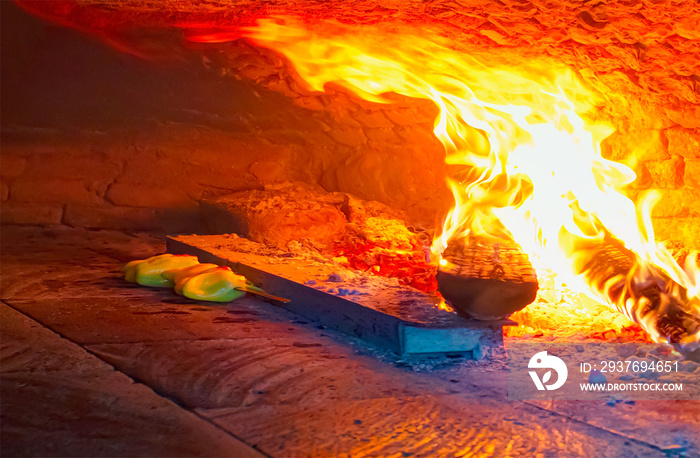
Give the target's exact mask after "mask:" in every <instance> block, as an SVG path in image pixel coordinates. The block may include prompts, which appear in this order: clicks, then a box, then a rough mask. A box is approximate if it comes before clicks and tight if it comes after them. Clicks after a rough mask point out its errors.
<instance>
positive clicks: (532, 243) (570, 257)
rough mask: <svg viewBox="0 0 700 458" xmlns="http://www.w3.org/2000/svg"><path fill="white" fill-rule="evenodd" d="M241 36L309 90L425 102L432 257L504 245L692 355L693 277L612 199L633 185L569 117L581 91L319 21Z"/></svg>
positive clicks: (388, 34)
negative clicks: (444, 166)
mask: <svg viewBox="0 0 700 458" xmlns="http://www.w3.org/2000/svg"><path fill="white" fill-rule="evenodd" d="M243 32H244V34H245V35H246V36H247V37H248V38H249V39H250V40H251V41H253V42H254V43H256V44H257V45H260V46H266V47H270V48H273V49H275V50H277V51H279V52H281V53H282V54H284V55H285V56H286V57H287V58H289V60H290V61H291V62H292V63H293V64H294V67H295V69H296V71H297V72H298V74H299V75H300V76H301V78H302V80H303V81H304V82H306V83H307V84H308V85H309V86H310V88H311V89H313V90H319V91H322V90H323V89H324V86H325V85H326V84H328V83H335V84H338V85H342V86H345V87H347V88H349V89H351V90H352V91H354V92H356V93H357V94H358V95H359V96H361V97H363V98H365V99H367V100H370V101H375V102H380V103H387V102H390V100H391V96H390V93H392V92H393V93H398V94H401V95H404V96H409V97H417V98H427V99H431V100H432V101H434V102H435V103H436V104H437V105H438V107H439V108H440V115H439V117H438V119H437V120H436V123H435V129H434V132H435V135H436V136H437V137H438V138H439V139H440V140H441V141H442V143H443V145H444V146H445V149H446V152H447V156H446V161H447V163H448V164H450V165H452V166H454V170H455V172H454V173H453V175H452V177H450V179H449V184H450V187H451V189H452V191H453V196H454V199H455V207H454V210H453V211H452V213H451V214H450V215H449V216H448V218H447V219H446V221H445V224H444V227H443V230H442V233H441V235H440V236H439V237H437V238H436V240H435V242H434V244H433V253H434V254H435V255H436V259H438V260H439V255H440V254H441V253H442V251H443V250H444V249H445V248H446V247H447V244H448V242H449V241H450V240H451V239H453V238H455V237H465V236H468V235H469V234H477V235H479V236H480V237H487V238H491V239H492V240H503V239H510V238H512V239H514V240H515V241H516V242H518V243H519V244H520V246H521V247H522V248H523V250H524V251H525V252H526V253H527V254H528V255H529V256H530V259H531V261H532V262H533V265H535V267H537V268H538V269H540V270H541V271H542V270H543V269H548V270H551V271H552V272H554V273H555V274H556V276H557V279H558V281H560V282H562V283H566V285H567V287H568V288H569V289H570V290H572V291H574V292H575V293H582V294H586V295H587V296H590V297H593V298H597V299H598V300H599V301H602V302H603V303H606V304H608V305H609V306H612V307H614V308H616V309H617V310H619V311H620V312H622V313H624V314H625V315H626V316H628V317H629V318H630V319H632V320H634V321H635V322H637V323H639V324H641V325H642V326H643V327H644V328H645V329H646V331H647V332H648V333H649V334H650V335H651V337H652V338H653V339H654V340H657V341H673V342H678V343H681V344H683V345H685V346H687V347H688V348H695V347H697V345H698V340H699V339H700V307H699V305H698V304H699V302H700V300H699V299H698V291H699V287H700V269H698V266H697V264H696V262H695V261H694V258H693V257H689V259H690V261H689V262H687V263H686V265H685V266H684V267H681V266H680V265H679V264H678V263H676V261H675V260H674V259H673V258H672V256H671V255H670V254H669V252H668V251H666V250H665V249H664V248H662V247H659V246H657V245H656V244H655V242H654V237H653V231H652V228H651V221H650V217H649V215H650V210H651V206H652V202H651V200H652V199H653V196H651V197H650V198H648V199H646V200H644V204H643V205H642V206H641V210H642V211H640V212H637V211H636V209H635V206H634V204H633V202H632V201H631V200H629V199H628V198H627V197H625V196H624V195H623V194H622V193H621V192H620V191H619V190H620V188H621V187H623V186H624V185H626V184H628V183H630V182H632V181H633V180H634V178H635V175H634V173H633V172H632V170H631V169H629V168H628V167H626V166H624V165H621V164H617V163H615V162H612V161H609V160H606V159H604V158H602V156H601V154H600V148H599V145H600V141H601V140H602V139H603V138H604V137H605V136H607V135H608V134H609V133H610V132H611V129H610V128H609V127H607V126H603V125H591V124H586V123H585V122H584V120H583V119H582V118H581V117H580V116H579V115H578V114H577V111H578V112H582V111H585V110H586V109H587V108H589V107H588V106H587V105H586V103H584V101H585V100H587V99H589V98H590V97H591V95H590V94H588V92H587V91H586V89H585V88H584V87H583V86H582V85H581V84H580V83H579V82H578V81H577V80H576V78H575V77H574V75H573V74H572V73H571V72H570V71H568V70H566V69H564V68H549V67H548V68H545V67H544V66H540V67H538V66H535V65H531V66H530V67H529V68H521V69H514V68H508V66H507V65H503V64H499V65H497V66H493V65H490V66H486V65H484V64H483V63H482V62H480V61H479V60H477V59H475V58H474V57H470V56H465V55H463V54H460V53H458V52H456V51H454V50H452V49H451V48H450V47H449V46H448V45H447V44H446V42H445V41H444V40H443V39H442V38H440V37H439V36H437V35H433V34H430V33H421V32H420V31H415V30H414V31H411V30H401V31H400V33H396V32H394V31H387V30H381V28H380V27H379V26H376V27H375V26H372V27H361V28H358V27H356V28H350V27H348V26H342V25H339V24H331V23H328V24H326V25H324V26H320V27H318V28H317V31H316V32H311V31H309V30H307V29H306V28H305V27H303V26H302V25H300V24H298V23H295V22H294V21H293V20H290V19H277V20H270V19H268V20H261V21H260V22H259V23H258V26H256V27H251V28H247V29H245V30H244V31H243ZM572 99H573V100H572ZM663 316H665V317H670V318H668V319H662V318H661V317H663Z"/></svg>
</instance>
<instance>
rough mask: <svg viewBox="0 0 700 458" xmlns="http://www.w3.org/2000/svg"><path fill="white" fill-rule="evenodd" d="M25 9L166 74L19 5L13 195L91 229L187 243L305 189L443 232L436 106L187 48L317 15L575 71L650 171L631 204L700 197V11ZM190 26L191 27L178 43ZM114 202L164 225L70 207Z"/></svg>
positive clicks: (412, 6) (252, 59) (624, 144)
mask: <svg viewBox="0 0 700 458" xmlns="http://www.w3.org/2000/svg"><path fill="white" fill-rule="evenodd" d="M20 3H21V4H22V5H23V6H24V7H25V8H27V9H34V11H37V10H43V11H44V12H46V13H47V14H48V15H55V16H60V17H62V18H63V19H65V20H66V21H67V23H69V24H70V23H72V24H73V25H80V26H81V27H82V28H83V30H90V29H91V28H92V29H93V30H92V31H93V32H94V33H96V34H98V35H101V36H102V37H103V38H106V39H107V40H108V42H109V43H111V44H117V43H118V47H119V49H121V50H122V51H126V54H132V55H136V56H141V57H148V58H149V59H151V60H153V59H156V60H159V59H162V61H161V62H165V63H164V64H163V65H154V64H153V63H152V62H147V61H137V60H128V59H129V58H128V57H125V56H126V54H123V53H120V52H117V51H111V50H109V49H107V48H106V47H102V46H100V45H97V44H96V43H95V42H94V41H93V40H92V39H90V38H87V37H83V36H81V35H77V34H75V33H73V32H71V31H69V30H67V29H60V30H52V32H51V35H47V34H46V31H45V30H44V29H43V28H42V25H41V23H39V22H38V21H35V20H33V19H32V18H30V17H29V16H28V15H26V14H23V13H22V12H20V11H19V10H18V8H17V7H16V6H15V5H14V4H11V3H10V2H4V3H3V12H4V14H3V15H2V17H3V18H5V19H4V22H3V24H4V25H5V27H3V29H4V30H5V33H6V34H7V36H8V37H10V39H6V40H3V43H4V44H3V56H4V58H3V78H2V80H3V94H5V95H6V97H5V102H4V104H5V105H6V106H7V107H11V108H12V109H11V110H10V109H8V110H3V147H2V163H3V166H2V177H3V183H4V184H6V185H7V186H8V190H7V191H5V190H4V189H5V188H3V193H4V194H3V195H4V197H5V198H8V199H9V201H8V202H10V203H12V204H13V205H15V204H16V203H19V202H20V200H22V201H27V207H31V205H36V204H37V203H38V202H41V201H52V202H56V203H57V204H59V205H64V204H68V205H69V213H70V215H69V217H70V220H71V221H72V223H71V224H76V225H81V226H85V227H109V228H131V229H133V228H137V229H138V228H146V227H149V228H165V229H169V230H180V229H182V228H183V225H182V221H179V220H178V218H177V214H180V215H182V214H183V211H181V209H182V208H183V207H189V206H193V205H195V203H196V202H197V201H198V200H199V199H200V198H201V197H203V196H205V197H206V196H209V195H219V194H224V193H228V192H232V191H240V190H250V189H256V188H260V187H261V186H264V185H266V184H270V183H280V182H284V181H303V182H306V183H310V184H320V185H322V186H323V187H324V188H326V190H328V191H343V192H349V193H352V194H355V195H357V196H358V197H360V198H363V199H366V200H378V201H381V202H383V203H385V204H388V205H390V206H392V207H395V208H398V209H401V210H403V211H405V212H406V213H407V214H408V216H409V217H410V218H411V220H412V221H413V222H416V223H420V224H422V225H425V226H430V227H434V226H435V224H436V220H438V219H440V218H439V216H440V215H442V214H443V213H444V211H445V210H446V209H447V208H449V207H450V206H451V203H452V199H451V197H450V195H449V192H448V191H447V190H446V187H445V184H444V178H445V176H446V170H447V169H446V167H445V165H444V163H443V162H444V151H443V148H442V146H441V145H440V143H439V142H438V141H437V140H436V139H435V137H434V135H433V134H432V132H431V131H432V128H433V123H434V119H435V116H436V114H437V110H436V107H435V106H433V104H432V103H431V102H429V101H426V100H409V99H406V98H405V97H400V96H396V100H395V103H391V104H375V103H371V102H367V101H364V100H360V99H359V98H357V97H356V96H353V95H351V94H349V93H348V91H347V90H346V89H343V88H341V87H337V86H333V85H328V87H326V88H325V89H326V92H325V93H322V94H319V93H317V92H312V91H310V90H309V89H308V87H306V86H305V84H304V83H302V82H300V81H299V80H298V79H297V78H296V77H295V72H294V71H293V70H291V69H290V68H289V65H288V63H287V62H285V59H283V58H282V57H281V56H280V55H279V54H277V53H275V52H274V51H271V50H267V49H259V48H255V47H254V46H252V45H251V44H250V43H248V42H246V41H244V40H237V41H233V42H229V43H219V44H211V43H209V44H195V43H189V44H188V46H185V47H183V41H182V38H183V37H182V34H183V33H184V34H185V35H186V36H187V37H189V36H191V35H192V34H195V33H196V32H194V31H192V30H191V29H190V28H187V27H186V26H187V24H196V25H197V28H199V27H200V26H201V24H209V25H210V26H211V28H212V29H213V30H214V31H217V30H218V28H220V27H225V28H226V29H225V30H230V29H229V28H230V27H231V26H235V25H240V24H248V23H250V22H251V21H252V20H253V19H255V18H257V17H259V16H260V15H269V14H273V13H274V14H299V13H303V15H304V16H305V17H307V18H308V23H309V26H310V27H315V26H317V25H318V24H319V23H320V19H323V18H328V17H333V18H334V19H337V20H338V21H340V22H343V23H349V24H363V25H364V26H367V27H374V26H377V24H384V23H389V24H391V25H392V26H396V27H402V26H406V25H407V24H409V25H410V24H414V25H415V24H420V25H421V27H423V30H425V31H432V30H437V31H438V32H436V34H438V35H439V34H440V33H442V34H445V35H448V36H450V37H453V38H454V46H455V47H456V48H458V49H459V50H462V51H464V52H468V53H474V55H482V56H487V57H488V56H492V57H494V58H497V59H506V60H511V61H513V62H527V61H532V60H544V61H547V62H550V61H551V62H555V63H564V64H566V65H568V66H571V67H573V68H574V69H575V70H576V71H577V72H578V73H579V74H580V75H581V76H582V77H583V79H585V80H586V81H587V83H588V84H589V85H590V86H591V89H592V90H593V92H594V94H595V96H594V97H593V98H592V102H593V104H594V105H595V107H594V108H593V109H592V110H591V112H590V113H586V114H585V116H586V119H588V120H590V121H604V122H609V123H610V124H612V125H613V127H614V128H615V129H616V132H615V133H614V134H613V135H612V136H611V137H610V138H609V139H608V140H606V141H605V142H604V143H603V145H602V146H603V151H604V154H605V155H606V157H610V158H612V159H614V160H619V161H622V162H625V163H627V164H628V165H631V166H632V167H633V168H634V169H635V171H636V172H637V175H638V179H637V181H636V182H635V183H634V184H633V185H631V186H630V187H629V190H628V191H627V193H628V194H629V195H630V196H632V197H634V196H636V195H637V191H639V190H646V189H654V188H661V189H675V188H680V187H681V186H685V187H687V188H689V189H697V180H695V179H694V178H693V177H694V175H693V174H694V169H693V167H694V166H690V165H689V166H688V167H687V169H686V170H685V172H684V171H683V168H682V166H681V162H679V158H680V157H682V158H683V160H684V162H685V163H689V161H692V160H697V159H698V158H700V156H699V154H700V153H698V151H700V147H699V145H700V133H699V132H698V128H699V127H700V110H699V109H698V106H700V105H699V102H700V99H699V98H698V97H699V96H698V94H699V93H700V91H699V89H698V88H699V87H700V83H698V81H700V80H699V79H698V76H697V75H698V74H700V61H699V58H698V56H700V52H698V48H697V46H698V45H697V43H698V42H699V40H698V31H697V30H696V27H694V25H693V24H692V19H691V18H694V17H696V16H697V15H698V14H699V13H698V6H697V3H696V2H665V3H664V2H662V3H658V2H657V3H639V4H635V5H631V4H629V2H624V1H618V0H616V1H611V2H606V3H605V4H596V5H592V4H590V3H589V2H583V1H579V0H568V1H564V2H554V3H552V2H548V3H547V2H544V3H543V2H538V1H532V2H528V1H525V2H512V1H505V2H500V3H494V2H490V1H486V0H478V1H472V0H470V1H459V2H456V3H449V4H448V3H446V2H443V1H440V0H436V1H430V2H418V1H410V2H403V1H390V2H388V3H386V2H385V3H384V4H382V7H381V8H375V7H376V2H375V1H374V0H354V1H353V2H352V3H351V4H347V5H344V6H343V7H342V8H339V7H337V5H331V4H328V3H327V2H316V1H309V2H271V3H269V4H268V3H266V4H265V6H264V7H263V5H262V4H256V3H254V2H253V3H251V2H238V1H237V0H211V1H204V2H198V3H197V4H196V6H194V5H193V4H191V3H190V2H183V1H179V0H170V1H168V2H165V3H162V4H159V5H160V6H158V7H155V6H154V5H155V4H154V3H153V2H145V1H123V2H116V3H115V2H109V4H106V3H104V2H101V1H98V0H94V1H87V2H61V3H56V2H20ZM56 5H61V6H60V7H57V6H56ZM164 10H168V11H169V14H162V12H163V11H164ZM63 23H64V24H65V23H66V22H63ZM173 24H177V26H178V27H185V29H187V30H185V31H184V32H182V33H180V32H177V33H175V32H173V29H172V27H171V26H172V25H173ZM143 30H148V31H149V32H148V34H147V35H145V36H144V35H143V33H144V32H143ZM426 33H427V32H426ZM25 34H26V36H32V37H34V39H32V40H26V39H24V38H25ZM7 43H13V46H8V45H7ZM56 56H61V57H60V58H59V57H56ZM173 62H177V63H178V64H173ZM46 68H51V69H52V71H51V72H45V71H43V70H44V69H46ZM76 69H77V70H76ZM81 70H84V71H81ZM39 107H40V108H39ZM154 120H156V122H153V121H154ZM8 134H9V135H8ZM57 136H58V138H63V139H64V140H63V141H58V140H57ZM65 138H68V139H69V140H70V141H65ZM669 161H670V162H669ZM63 180H66V181H65V182H62V181H63ZM71 180H74V181H71ZM684 180H688V181H687V182H686V181H684ZM15 189H16V190H17V192H15ZM105 203H108V204H112V205H114V206H117V207H139V208H143V209H145V210H144V211H133V210H124V211H122V212H121V213H118V212H116V211H113V210H111V209H110V210H95V211H81V212H78V211H77V210H75V209H73V210H70V208H74V207H72V206H75V205H80V206H88V207H94V208H97V209H99V208H105V209H109V208H110V207H109V206H107V205H104V204H105ZM675 203H676V204H677V205H679V206H680V207H678V208H677V209H676V210H674V211H668V210H662V211H661V214H662V215H663V216H664V217H667V216H671V214H673V215H674V216H682V215H687V214H690V213H692V211H693V210H692V209H690V208H689V206H690V204H689V203H688V202H686V201H682V200H678V201H677V202H675ZM154 208H159V209H163V208H166V209H170V208H174V209H178V211H177V212H175V215H174V214H173V212H169V211H165V212H153V211H152V209H154ZM12 211H14V212H15V213H16V210H11V212H12ZM33 211H34V210H27V211H26V212H25V213H24V214H23V215H24V216H30V215H31V214H32V212H33ZM76 213H80V215H76ZM184 214H185V215H186V217H187V218H190V219H192V218H193V214H192V213H191V212H190V213H187V212H184ZM144 215H145V216H144ZM144 218H145V219H146V220H147V221H144ZM5 219H6V220H9V221H20V222H25V221H26V222H31V223H35V224H45V223H46V222H47V221H48V222H55V218H53V217H51V218H46V217H45V216H44V217H40V215H38V216H37V218H36V220H34V221H31V218H29V220H28V221H27V219H26V218H22V217H13V218H5ZM116 220H120V222H117V221H116ZM668 236H669V237H671V238H676V239H680V238H682V236H683V234H682V233H681V232H678V233H676V234H674V233H673V232H668ZM686 242H689V243H692V242H693V241H692V240H691V241H688V240H686Z"/></svg>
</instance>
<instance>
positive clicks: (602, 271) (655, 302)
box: [574, 236, 700, 352]
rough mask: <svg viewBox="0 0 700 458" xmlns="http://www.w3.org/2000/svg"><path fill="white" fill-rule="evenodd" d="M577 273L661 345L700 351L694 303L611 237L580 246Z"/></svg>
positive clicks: (586, 241) (665, 276) (698, 319)
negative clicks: (671, 344) (660, 342)
mask: <svg viewBox="0 0 700 458" xmlns="http://www.w3.org/2000/svg"><path fill="white" fill-rule="evenodd" d="M574 246H575V247H576V251H577V253H582V254H585V255H582V256H579V258H578V262H577V265H576V268H577V272H578V273H580V274H582V275H583V276H584V278H585V279H586V281H587V283H588V284H589V285H590V286H591V287H592V288H594V289H595V290H596V291H597V292H598V293H600V294H601V295H602V296H603V297H604V298H606V299H607V300H608V302H610V303H612V304H614V305H615V307H616V308H617V310H618V311H620V312H621V313H623V314H624V315H626V316H627V317H628V318H630V319H631V320H633V321H634V322H636V323H639V324H640V325H641V326H642V327H643V328H644V329H646V331H647V332H649V333H650V334H651V335H652V337H653V338H654V339H655V340H657V341H666V342H669V343H673V344H678V345H680V346H681V347H682V348H683V350H684V351H685V352H692V351H694V350H696V349H697V348H698V342H697V335H698V333H699V332H700V316H698V315H697V312H696V311H697V310H700V308H699V305H700V304H698V298H697V297H690V296H689V294H688V291H687V289H686V288H684V287H682V286H681V285H679V284H678V283H677V282H676V281H674V280H673V279H672V278H671V277H670V276H669V275H668V274H666V273H665V272H664V271H662V270H661V269H659V268H657V267H654V266H651V265H647V264H643V263H642V262H640V260H639V258H638V257H637V256H636V255H635V254H634V253H633V252H632V251H630V250H628V249H627V248H625V247H624V245H623V244H622V243H621V242H620V241H618V240H617V239H614V238H612V237H610V236H607V237H605V239H603V240H602V241H601V240H596V239H581V240H576V242H575V245H574Z"/></svg>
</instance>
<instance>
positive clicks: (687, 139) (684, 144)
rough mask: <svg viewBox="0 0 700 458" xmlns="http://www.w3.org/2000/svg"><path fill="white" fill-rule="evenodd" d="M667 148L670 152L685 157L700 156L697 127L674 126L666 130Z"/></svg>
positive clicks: (699, 135)
mask: <svg viewBox="0 0 700 458" xmlns="http://www.w3.org/2000/svg"><path fill="white" fill-rule="evenodd" d="M666 137H668V150H669V152H670V153H671V154H674V155H676V154H677V155H679V156H683V157H685V158H687V159H699V158H700V131H698V129H692V130H691V129H681V128H674V129H669V130H667V131H666Z"/></svg>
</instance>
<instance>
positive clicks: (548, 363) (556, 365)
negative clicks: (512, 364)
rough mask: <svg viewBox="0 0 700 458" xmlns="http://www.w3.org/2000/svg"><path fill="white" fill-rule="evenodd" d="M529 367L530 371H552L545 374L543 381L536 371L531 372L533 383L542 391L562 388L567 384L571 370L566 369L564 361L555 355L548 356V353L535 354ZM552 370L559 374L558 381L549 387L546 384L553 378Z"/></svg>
mask: <svg viewBox="0 0 700 458" xmlns="http://www.w3.org/2000/svg"><path fill="white" fill-rule="evenodd" d="M527 367H528V368H529V369H550V370H548V371H547V372H545V373H544V375H543V376H542V380H540V378H539V376H538V375H537V372H536V371H529V374H530V377H532V381H533V382H535V386H536V387H537V389H538V390H540V391H544V390H545V388H546V389H548V390H556V389H557V388H561V386H562V385H563V384H564V382H566V377H567V376H568V375H569V370H568V369H567V368H566V364H565V363H564V361H562V360H561V358H557V357H556V356H554V355H548V354H547V352H546V351H541V352H539V353H535V356H533V357H532V358H530V362H529V363H528V365H527ZM552 370H554V371H555V372H556V373H557V379H556V380H557V381H556V382H555V383H550V384H549V385H547V384H546V383H547V382H549V380H550V379H551V378H552Z"/></svg>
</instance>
